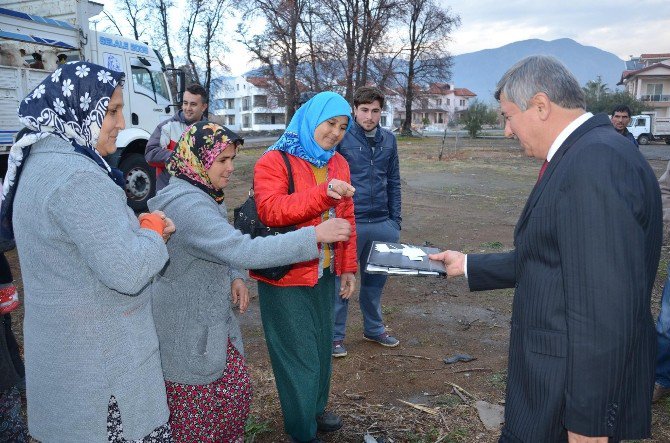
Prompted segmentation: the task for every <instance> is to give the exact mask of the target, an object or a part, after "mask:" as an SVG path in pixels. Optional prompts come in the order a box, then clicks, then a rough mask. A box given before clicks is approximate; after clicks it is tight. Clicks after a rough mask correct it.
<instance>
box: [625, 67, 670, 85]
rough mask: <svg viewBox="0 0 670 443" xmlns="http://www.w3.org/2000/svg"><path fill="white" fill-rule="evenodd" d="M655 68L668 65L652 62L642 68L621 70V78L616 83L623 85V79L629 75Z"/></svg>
mask: <svg viewBox="0 0 670 443" xmlns="http://www.w3.org/2000/svg"><path fill="white" fill-rule="evenodd" d="M655 68H665V69H670V65H666V64H665V63H654V64H653V65H649V66H647V67H644V68H642V69H636V70H634V71H630V70H629V71H623V72H622V73H621V80H619V83H617V85H623V81H624V80H626V79H628V78H630V77H633V76H636V75H639V74H642V73H643V72H646V71H650V70H652V69H655Z"/></svg>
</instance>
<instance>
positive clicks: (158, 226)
mask: <svg viewBox="0 0 670 443" xmlns="http://www.w3.org/2000/svg"><path fill="white" fill-rule="evenodd" d="M137 218H138V219H139V221H140V227H142V228H145V229H151V230H152V231H155V232H156V233H157V234H158V235H160V236H161V237H163V241H164V242H166V243H167V241H168V239H169V238H170V236H171V235H172V234H173V233H174V231H175V230H176V228H175V225H174V223H173V222H172V220H171V219H169V218H167V217H166V216H165V213H164V212H163V211H154V212H151V213H148V212H143V213H142V214H140V215H139V216H137Z"/></svg>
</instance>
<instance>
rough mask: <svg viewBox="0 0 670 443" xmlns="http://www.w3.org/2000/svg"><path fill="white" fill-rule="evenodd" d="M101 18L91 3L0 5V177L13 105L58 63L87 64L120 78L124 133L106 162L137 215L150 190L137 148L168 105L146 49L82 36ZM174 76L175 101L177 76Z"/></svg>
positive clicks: (107, 37) (50, 0)
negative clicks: (120, 178)
mask: <svg viewBox="0 0 670 443" xmlns="http://www.w3.org/2000/svg"><path fill="white" fill-rule="evenodd" d="M102 10H103V5H101V4H98V3H95V2H92V1H90V0H14V1H12V0H0V156H2V157H0V159H1V161H0V174H1V175H2V176H4V174H5V171H6V167H7V166H6V163H7V161H6V158H7V154H8V152H9V148H10V147H11V145H12V143H13V140H14V137H15V135H16V133H17V132H18V131H19V130H20V129H21V128H22V125H21V124H20V122H19V120H18V116H17V113H16V110H17V108H18V106H19V102H20V101H21V100H22V99H23V98H24V97H25V96H26V95H27V94H28V93H29V92H30V91H31V90H32V89H33V88H34V87H35V86H36V85H37V84H39V83H40V82H41V81H42V80H44V78H45V77H46V76H47V75H49V74H50V73H51V72H53V71H54V70H55V69H56V68H57V63H58V61H59V57H60V59H63V58H64V57H63V56H65V57H66V58H67V61H74V60H86V61H89V62H92V63H96V64H99V65H103V66H106V67H108V68H109V69H113V70H116V71H123V72H125V73H126V82H125V85H124V88H123V100H124V104H125V106H124V108H123V112H124V117H125V120H126V129H125V130H123V131H121V133H120V134H119V136H118V138H117V141H116V143H117V146H118V150H117V152H116V153H115V154H114V155H112V156H110V158H108V159H107V160H108V162H109V163H110V164H111V165H112V166H115V167H119V168H120V169H121V170H122V171H123V173H124V175H125V177H126V194H127V196H128V204H129V205H130V206H131V207H132V208H133V209H135V210H143V209H144V208H145V207H146V201H147V200H148V199H149V198H150V197H151V196H152V195H153V194H154V193H155V189H156V179H155V171H154V169H153V168H152V167H150V166H149V165H147V163H146V161H145V159H144V148H145V145H146V143H147V140H148V139H149V136H150V135H151V133H152V132H153V131H154V129H155V128H156V126H157V125H158V124H159V123H160V122H161V121H163V120H165V119H166V118H171V117H172V115H173V114H174V106H175V105H174V104H173V100H172V94H171V91H170V87H169V86H168V82H167V78H166V69H165V67H164V64H163V62H162V59H161V58H160V56H159V55H158V54H157V53H156V52H155V51H154V50H153V49H152V48H150V47H149V46H147V45H146V44H145V43H142V42H138V41H136V40H131V39H128V38H124V37H120V36H117V35H111V34H105V33H102V32H98V31H96V30H93V29H90V28H89V19H90V18H91V17H94V16H96V15H98V14H100V13H101V12H102ZM33 54H37V55H33ZM38 59H41V63H39V62H37V60H38ZM31 66H32V67H31ZM175 71H176V72H175V74H176V77H177V84H178V87H177V89H178V94H177V95H178V96H181V94H182V93H183V88H184V76H183V73H182V72H181V71H178V70H175ZM179 100H180V99H179Z"/></svg>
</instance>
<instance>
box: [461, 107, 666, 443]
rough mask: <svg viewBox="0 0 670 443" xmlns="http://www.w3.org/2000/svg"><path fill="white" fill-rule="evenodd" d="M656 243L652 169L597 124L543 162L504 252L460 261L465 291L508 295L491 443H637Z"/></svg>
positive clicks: (647, 369)
mask: <svg viewBox="0 0 670 443" xmlns="http://www.w3.org/2000/svg"><path fill="white" fill-rule="evenodd" d="M661 235H662V218H661V198H660V193H659V188H658V184H657V182H656V177H655V176H654V173H653V171H652V170H651V168H650V167H649V164H648V163H647V161H646V160H645V159H644V158H643V157H642V155H641V154H640V153H639V152H638V151H637V150H633V149H630V142H629V141H628V140H627V139H625V138H624V137H621V135H619V134H618V133H617V132H616V131H615V130H614V128H613V127H612V124H611V123H610V121H609V119H608V118H607V116H605V115H597V116H594V117H592V118H590V119H589V120H588V121H586V122H585V123H584V124H582V125H581V126H580V127H579V128H577V130H576V131H575V132H573V133H572V134H571V135H570V136H569V137H568V139H567V140H566V141H565V142H564V143H563V145H562V146H561V147H560V149H559V150H558V151H557V152H556V154H555V155H554V157H553V158H552V160H551V162H549V165H548V167H547V170H546V172H545V173H544V175H543V176H542V179H541V180H540V182H539V183H538V184H537V185H536V186H535V188H534V189H533V191H532V192H531V194H530V197H529V198H528V201H527V203H526V207H525V208H524V210H523V213H522V214H521V217H520V219H519V222H518V223H517V226H516V229H515V233H514V245H515V250H513V251H511V252H508V253H501V254H483V255H468V281H469V285H470V289H471V290H473V291H476V290H484V289H496V288H507V287H515V288H516V290H515V293H514V302H513V308H512V327H511V337H510V349H509V363H508V364H509V368H508V377H507V398H506V408H505V426H504V428H503V431H502V436H501V441H505V442H507V441H509V442H519V441H521V442H528V443H537V442H542V443H550V442H559V441H565V440H566V439H567V431H566V429H569V430H570V431H573V432H577V433H579V434H584V435H589V436H601V435H603V436H604V435H607V436H610V437H612V438H613V439H614V440H615V441H616V440H617V439H622V438H625V439H637V438H645V437H649V435H650V427H651V395H652V389H653V383H654V357H655V346H656V345H655V338H654V337H655V336H654V326H653V322H652V318H651V312H650V307H649V304H650V298H651V290H652V285H653V282H654V278H655V275H656V269H657V267H658V260H659V254H660V247H661Z"/></svg>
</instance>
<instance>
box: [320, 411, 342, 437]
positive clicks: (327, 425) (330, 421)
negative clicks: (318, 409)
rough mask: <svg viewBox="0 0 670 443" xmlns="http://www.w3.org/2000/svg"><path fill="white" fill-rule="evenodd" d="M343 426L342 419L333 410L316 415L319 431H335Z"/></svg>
mask: <svg viewBox="0 0 670 443" xmlns="http://www.w3.org/2000/svg"><path fill="white" fill-rule="evenodd" d="M341 427H342V419H341V418H340V416H339V415H335V414H333V413H332V412H324V413H323V414H321V415H319V416H318V417H316V429H317V431H319V432H335V431H337V430H338V429H340V428H341Z"/></svg>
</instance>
